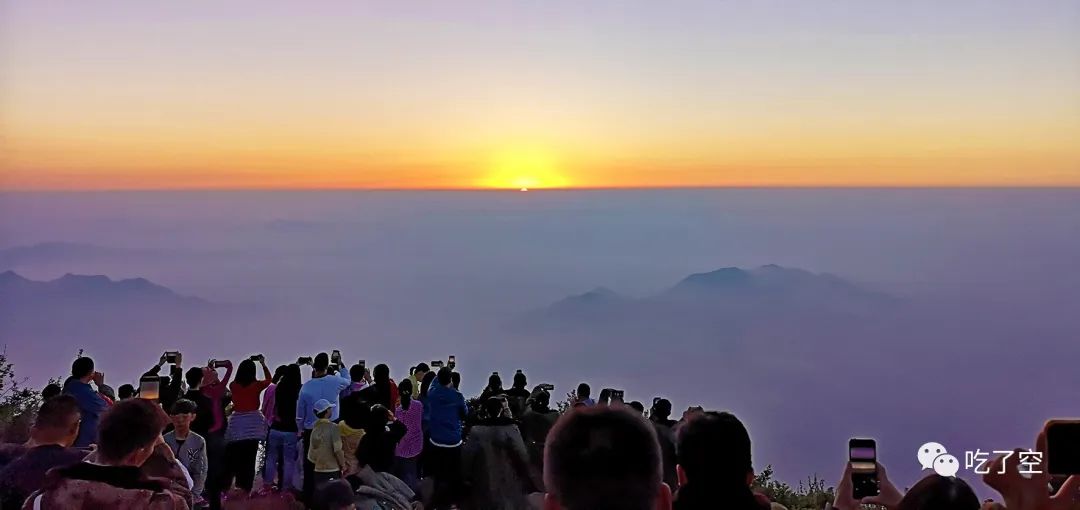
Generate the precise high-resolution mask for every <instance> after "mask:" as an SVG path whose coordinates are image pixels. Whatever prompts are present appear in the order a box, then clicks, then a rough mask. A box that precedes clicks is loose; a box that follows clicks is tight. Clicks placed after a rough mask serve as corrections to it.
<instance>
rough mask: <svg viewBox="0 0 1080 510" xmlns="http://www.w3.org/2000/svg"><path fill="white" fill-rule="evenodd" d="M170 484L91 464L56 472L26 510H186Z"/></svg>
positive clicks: (126, 469)
mask: <svg viewBox="0 0 1080 510" xmlns="http://www.w3.org/2000/svg"><path fill="white" fill-rule="evenodd" d="M169 485H170V482H169V481H168V480H162V479H156V478H150V477H147V476H145V475H143V473H142V472H141V471H140V470H139V468H137V467H131V466H101V465H97V464H91V463H89V462H80V463H78V464H75V465H72V466H69V467H65V468H58V469H54V470H52V471H50V472H49V474H48V475H46V477H45V483H44V485H43V486H42V489H41V490H40V491H38V492H37V493H35V494H34V495H32V496H30V497H29V498H27V500H26V503H25V504H24V505H23V510H33V508H34V505H35V502H36V501H35V500H37V499H39V498H40V508H64V509H69V510H79V509H84V510H92V509H100V508H108V509H110V510H143V509H146V510H186V509H188V508H189V507H188V503H187V501H186V500H185V499H184V497H183V496H181V495H179V494H176V493H173V492H171V491H170V490H169Z"/></svg>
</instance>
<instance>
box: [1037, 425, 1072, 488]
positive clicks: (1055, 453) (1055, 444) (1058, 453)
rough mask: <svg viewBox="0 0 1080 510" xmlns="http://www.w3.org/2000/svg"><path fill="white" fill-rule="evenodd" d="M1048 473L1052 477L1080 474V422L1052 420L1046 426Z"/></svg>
mask: <svg viewBox="0 0 1080 510" xmlns="http://www.w3.org/2000/svg"><path fill="white" fill-rule="evenodd" d="M1044 453H1045V454H1046V464H1047V465H1046V471H1047V472H1048V473H1050V474H1051V475H1075V474H1080V420H1051V421H1050V422H1049V423H1047V424H1046V452H1044Z"/></svg>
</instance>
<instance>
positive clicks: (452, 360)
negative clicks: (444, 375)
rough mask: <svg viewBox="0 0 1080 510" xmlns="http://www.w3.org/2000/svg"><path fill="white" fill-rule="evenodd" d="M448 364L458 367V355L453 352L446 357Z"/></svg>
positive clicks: (451, 366)
mask: <svg viewBox="0 0 1080 510" xmlns="http://www.w3.org/2000/svg"><path fill="white" fill-rule="evenodd" d="M446 365H447V366H449V367H450V368H454V367H456V366H457V356H454V355H453V354H451V355H450V356H449V357H448V358H446Z"/></svg>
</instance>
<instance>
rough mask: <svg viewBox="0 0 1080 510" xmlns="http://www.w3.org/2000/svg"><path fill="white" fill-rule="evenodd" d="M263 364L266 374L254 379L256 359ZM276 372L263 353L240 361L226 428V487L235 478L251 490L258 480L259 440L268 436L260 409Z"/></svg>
mask: <svg viewBox="0 0 1080 510" xmlns="http://www.w3.org/2000/svg"><path fill="white" fill-rule="evenodd" d="M254 360H258V361H259V363H260V364H261V365H262V369H263V378H262V379H259V380H257V379H255V361H254ZM272 379H273V375H272V374H271V373H270V368H269V367H267V366H266V358H265V357H263V356H262V355H259V356H252V358H249V359H246V360H244V361H241V362H240V367H239V368H237V370H236V378H235V379H234V380H233V382H232V384H230V385H229V390H230V391H231V392H232V401H233V413H232V415H231V416H229V428H228V429H226V431H225V440H226V442H227V444H226V446H225V454H226V459H227V464H228V466H229V470H228V478H227V480H226V483H225V488H226V489H228V487H229V485H230V483H229V482H231V481H232V480H233V479H234V478H235V479H236V486H237V487H238V488H240V489H243V490H244V491H246V492H251V488H252V486H253V485H254V484H255V462H256V457H257V456H258V453H259V442H260V441H262V440H263V439H266V417H265V416H263V414H262V412H261V411H259V404H260V403H261V402H260V400H261V398H260V397H261V396H262V392H263V390H265V389H266V387H267V386H270V382H271V381H272Z"/></svg>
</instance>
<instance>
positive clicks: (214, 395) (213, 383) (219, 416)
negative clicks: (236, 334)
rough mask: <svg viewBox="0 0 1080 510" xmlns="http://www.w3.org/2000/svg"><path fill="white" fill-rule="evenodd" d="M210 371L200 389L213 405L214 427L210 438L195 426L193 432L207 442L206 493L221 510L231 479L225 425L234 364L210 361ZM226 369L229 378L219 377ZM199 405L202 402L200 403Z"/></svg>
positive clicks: (207, 369)
mask: <svg viewBox="0 0 1080 510" xmlns="http://www.w3.org/2000/svg"><path fill="white" fill-rule="evenodd" d="M206 365H207V366H206V367H203V369H202V373H203V376H202V379H201V382H200V384H201V385H200V386H199V393H201V394H202V396H204V397H206V401H207V402H209V405H210V413H211V414H210V417H209V418H210V420H209V421H210V423H209V424H208V425H207V431H206V434H202V432H199V431H198V430H197V429H195V424H194V423H193V424H192V429H193V430H195V431H196V432H199V434H200V435H202V436H203V438H204V439H206V454H207V456H208V469H207V474H206V493H207V498H206V499H207V500H209V502H210V510H217V509H219V508H221V497H220V496H221V494H222V493H223V492H225V490H226V489H227V487H225V482H226V481H227V479H228V474H229V472H228V470H227V461H226V454H225V445H226V442H225V427H226V425H227V422H226V421H225V406H226V405H227V402H226V392H227V390H228V389H229V382H230V381H232V375H233V364H232V361H229V360H210V361H209V362H208V363H207V364H206ZM220 368H224V369H225V378H224V379H222V378H220V377H219V376H218V369H220ZM196 404H198V401H196ZM196 422H199V417H198V416H196Z"/></svg>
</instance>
